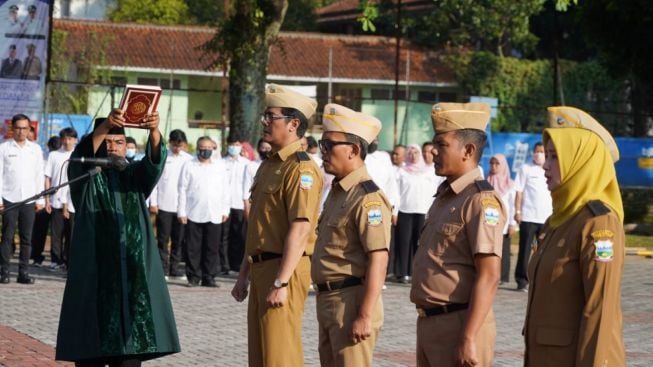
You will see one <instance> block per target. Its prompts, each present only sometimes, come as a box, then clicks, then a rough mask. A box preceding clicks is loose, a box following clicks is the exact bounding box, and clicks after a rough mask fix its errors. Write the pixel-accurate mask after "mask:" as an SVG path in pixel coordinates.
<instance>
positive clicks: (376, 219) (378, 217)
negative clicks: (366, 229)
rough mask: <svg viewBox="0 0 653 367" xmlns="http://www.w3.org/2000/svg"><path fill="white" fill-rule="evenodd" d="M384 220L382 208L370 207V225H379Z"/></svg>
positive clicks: (368, 215)
mask: <svg viewBox="0 0 653 367" xmlns="http://www.w3.org/2000/svg"><path fill="white" fill-rule="evenodd" d="M381 222H383V215H382V214H381V209H370V210H369V211H368V212H367V224H368V225H370V226H373V227H374V226H378V225H380V224H381Z"/></svg>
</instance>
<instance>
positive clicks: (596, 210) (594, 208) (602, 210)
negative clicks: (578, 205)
mask: <svg viewBox="0 0 653 367" xmlns="http://www.w3.org/2000/svg"><path fill="white" fill-rule="evenodd" d="M587 207H588V208H589V209H590V211H591V212H592V214H594V216H595V217H598V216H599V215H603V214H608V213H610V208H608V207H607V206H606V205H605V204H603V202H602V201H601V200H592V201H590V202H588V203H587Z"/></svg>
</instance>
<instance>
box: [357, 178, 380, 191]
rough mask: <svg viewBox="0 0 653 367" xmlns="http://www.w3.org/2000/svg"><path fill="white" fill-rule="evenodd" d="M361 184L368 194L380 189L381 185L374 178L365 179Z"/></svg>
mask: <svg viewBox="0 0 653 367" xmlns="http://www.w3.org/2000/svg"><path fill="white" fill-rule="evenodd" d="M360 184H361V186H363V190H365V192H366V193H368V194H371V193H373V192H377V191H379V187H378V186H376V184H375V183H374V181H372V180H367V181H363V182H361V183H360Z"/></svg>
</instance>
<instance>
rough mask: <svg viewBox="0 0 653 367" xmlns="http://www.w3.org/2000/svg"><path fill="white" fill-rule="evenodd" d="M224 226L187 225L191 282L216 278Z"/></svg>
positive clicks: (188, 271)
mask: <svg viewBox="0 0 653 367" xmlns="http://www.w3.org/2000/svg"><path fill="white" fill-rule="evenodd" d="M222 229H223V226H222V224H216V223H211V222H207V223H195V222H192V221H190V220H189V221H188V224H187V225H186V277H187V278H188V281H189V282H193V281H198V280H200V279H203V280H209V279H213V278H215V276H216V275H217V273H218V264H219V258H220V255H219V253H218V247H219V246H220V238H222V232H223V230H222Z"/></svg>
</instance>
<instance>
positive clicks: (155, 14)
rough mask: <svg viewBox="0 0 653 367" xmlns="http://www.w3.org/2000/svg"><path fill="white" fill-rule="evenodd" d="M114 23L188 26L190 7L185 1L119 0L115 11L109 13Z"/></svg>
mask: <svg viewBox="0 0 653 367" xmlns="http://www.w3.org/2000/svg"><path fill="white" fill-rule="evenodd" d="M109 19H110V20H111V21H114V22H133V23H143V24H161V25H172V24H186V23H189V21H190V20H189V17H188V6H187V5H186V3H185V2H184V1H183V0H118V3H117V6H116V8H115V9H113V10H111V11H110V12H109Z"/></svg>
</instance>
